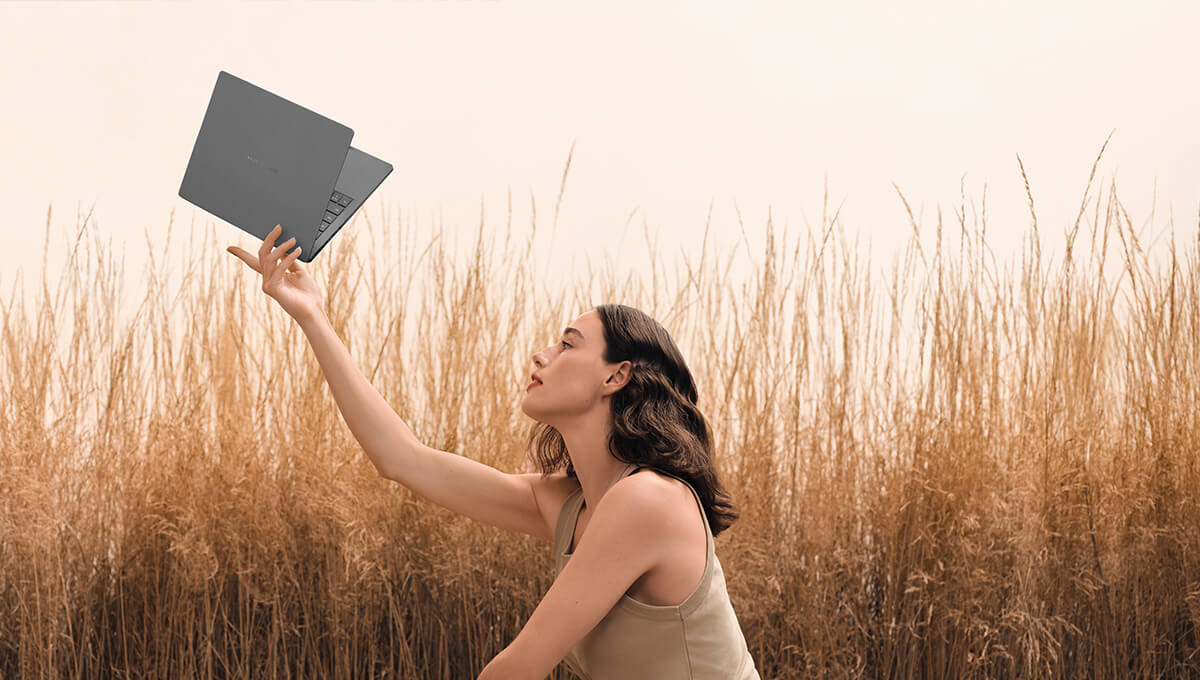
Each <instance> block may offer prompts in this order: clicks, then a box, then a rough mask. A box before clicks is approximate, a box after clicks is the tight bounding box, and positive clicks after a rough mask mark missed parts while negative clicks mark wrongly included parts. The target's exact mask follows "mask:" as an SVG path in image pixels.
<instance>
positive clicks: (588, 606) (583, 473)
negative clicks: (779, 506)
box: [227, 225, 759, 680]
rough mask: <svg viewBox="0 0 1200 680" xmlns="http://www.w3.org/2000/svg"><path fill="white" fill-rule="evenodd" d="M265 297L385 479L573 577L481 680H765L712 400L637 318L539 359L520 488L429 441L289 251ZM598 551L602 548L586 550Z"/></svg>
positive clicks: (272, 257) (261, 261)
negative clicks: (745, 616)
mask: <svg viewBox="0 0 1200 680" xmlns="http://www.w3.org/2000/svg"><path fill="white" fill-rule="evenodd" d="M279 232H280V227H279V226H278V225H277V226H276V227H275V229H274V230H272V232H271V233H270V234H268V235H267V238H266V239H265V240H264V241H263V243H262V246H261V247H260V248H259V249H258V256H257V257H255V256H254V255H252V254H250V253H248V252H246V251H244V250H242V249H241V248H238V247H237V246H230V247H229V248H228V249H227V250H228V251H229V252H230V253H233V254H234V255H236V256H237V257H238V258H240V259H241V260H242V261H244V262H245V263H246V264H248V265H249V266H250V267H251V268H252V269H254V270H255V271H256V272H259V273H260V274H262V282H263V283H262V288H263V292H265V293H266V294H267V295H269V296H270V297H272V298H273V299H274V300H275V301H276V302H278V303H279V305H280V306H281V307H283V309H284V311H286V312H287V313H288V314H289V315H290V316H291V317H292V318H294V319H295V320H296V321H297V322H298V323H299V325H300V327H301V328H302V329H303V330H304V333H305V336H306V337H307V338H308V340H309V343H310V344H311V345H312V348H313V352H314V353H315V354H316V357H317V360H318V361H319V362H320V364H321V370H322V372H323V373H324V375H325V378H326V380H327V381H328V382H329V387H330V391H331V392H332V393H333V397H334V399H335V400H336V401H337V404H338V408H339V409H340V410H341V413H342V417H343V418H344V419H345V420H346V424H347V425H348V426H349V427H350V430H351V432H353V433H354V436H355V438H357V439H358V441H359V443H360V444H362V447H363V451H365V452H366V454H367V456H368V458H370V460H371V462H372V463H373V464H374V465H375V468H376V469H377V470H378V471H379V473H380V474H381V475H383V476H384V477H387V478H388V479H391V480H395V481H397V482H399V483H401V484H403V485H404V486H406V487H408V488H409V489H411V490H412V491H413V492H415V493H417V494H418V495H420V496H422V497H424V498H426V499H428V500H430V501H432V502H434V503H437V504H438V505H441V506H443V507H445V508H449V509H450V510H453V511H455V512H457V513H459V514H462V515H466V516H468V517H471V518H472V519H475V520H477V521H479V522H482V523H485V524H491V525H493V526H497V527H500V528H502V529H507V530H509V531H518V532H522V533H526V534H530V535H532V536H536V537H538V538H541V539H544V540H546V541H552V542H553V543H554V546H555V557H556V567H557V574H556V578H555V581H554V583H553V584H552V585H551V587H550V589H549V590H548V591H547V592H546V595H545V596H544V597H543V598H542V601H541V602H540V603H539V604H538V606H537V608H536V609H535V610H534V612H533V614H532V615H531V616H530V617H529V621H528V622H526V624H525V626H524V628H522V629H521V632H520V634H519V635H517V637H516V639H515V640H513V641H512V643H511V644H510V645H509V646H508V647H506V648H505V649H504V650H503V651H501V652H500V653H499V654H498V655H496V657H495V658H493V659H492V660H491V662H490V663H488V665H487V667H485V668H484V669H483V672H482V673H481V674H480V676H479V678H480V679H481V680H493V679H497V678H499V679H504V680H508V679H512V678H531V679H534V678H536V679H538V680H540V679H542V678H545V677H546V676H547V675H549V674H550V672H551V671H552V670H553V669H554V668H555V667H556V666H557V665H558V663H559V662H560V661H562V660H564V659H566V661H567V664H568V666H569V667H570V668H571V669H572V670H573V671H574V672H575V673H576V674H577V675H579V676H581V677H583V678H588V679H591V680H609V679H612V680H617V679H620V680H637V679H638V678H646V679H648V680H649V679H654V680H675V679H688V680H710V679H711V680H716V679H717V678H720V679H721V680H750V679H753V680H757V679H758V677H759V676H758V673H757V672H756V670H755V668H754V662H753V660H752V659H751V657H750V653H749V651H748V650H747V648H746V642H745V639H744V638H743V636H742V632H741V629H740V627H739V626H738V622H737V617H736V616H735V614H734V612H733V608H732V607H731V606H730V603H729V596H728V593H727V592H726V590H725V578H724V574H723V572H722V570H721V563H720V561H719V560H717V557H716V554H715V553H714V552H713V536H714V535H716V534H718V533H720V532H721V531H722V530H724V529H725V528H726V527H728V526H729V525H730V524H731V523H732V522H733V521H734V520H735V519H737V513H736V512H734V510H733V508H732V506H731V504H730V502H729V498H728V496H727V495H726V494H725V492H724V490H723V489H722V488H721V485H720V483H719V482H718V481H717V478H716V473H715V470H714V468H713V465H712V459H711V454H710V445H709V438H708V426H707V423H706V422H705V420H704V417H703V415H701V413H700V411H699V410H698V409H697V408H696V388H695V386H694V384H693V382H692V376H691V373H690V372H689V371H688V368H687V366H686V364H685V363H684V360H683V357H682V356H681V355H680V353H679V350H678V348H677V347H676V346H675V343H674V341H673V340H672V339H671V337H670V336H669V335H668V334H667V332H666V331H665V330H664V329H663V328H662V326H660V325H659V324H658V323H657V322H655V321H654V320H653V319H651V318H650V317H648V316H646V315H645V314H642V313H641V312H639V311H637V310H634V309H631V308H629V307H625V306H623V305H601V306H599V307H597V308H596V309H594V310H591V311H588V312H587V313H585V314H583V315H581V316H579V317H578V318H577V319H575V321H573V322H572V325H571V326H570V327H568V328H567V329H566V330H565V331H564V332H563V335H562V338H561V341H560V342H559V343H557V344H556V345H554V346H552V347H547V348H545V349H543V350H541V351H540V352H537V353H536V354H534V355H533V363H534V365H535V367H536V370H535V371H534V373H533V374H532V376H531V382H530V384H529V385H528V386H527V387H526V388H525V397H524V400H523V401H522V404H521V410H522V411H523V412H524V413H525V414H526V415H528V416H530V417H531V418H533V419H534V420H536V421H538V425H537V426H536V427H535V430H534V433H533V436H532V437H531V444H532V448H533V455H534V459H535V460H536V461H537V463H538V466H539V467H540V469H541V471H542V472H541V473H528V474H508V473H504V472H501V471H499V470H496V469H495V468H492V467H490V466H488V465H484V464H483V463H479V462H477V461H474V460H471V459H470V458H467V457H465V456H459V455H456V454H453V453H448V452H445V451H438V450H436V449H432V448H430V447H428V446H425V445H424V444H422V443H421V442H419V441H417V439H416V437H415V436H414V435H413V432H412V430H411V429H409V427H408V426H407V425H406V424H405V423H404V422H403V421H402V420H401V419H400V418H399V416H397V414H396V413H395V412H394V411H393V410H392V409H391V407H390V406H388V404H387V402H385V401H384V400H383V398H382V397H381V396H380V395H379V393H378V392H376V391H375V390H374V389H373V388H372V387H371V385H370V383H368V382H367V380H366V378H365V377H364V376H363V374H362V372H361V371H360V370H359V369H358V367H357V366H356V365H355V363H354V361H353V360H352V359H351V357H350V355H349V353H348V352H347V351H346V348H345V346H344V345H343V344H342V342H341V340H340V339H339V338H338V337H337V335H336V333H334V331H333V328H332V327H331V325H330V324H329V322H328V320H327V319H326V318H325V315H324V312H323V305H322V298H321V293H320V291H319V290H318V289H317V287H316V285H315V283H314V282H313V281H312V279H311V278H310V277H309V276H308V275H307V273H306V272H305V270H304V268H303V267H301V265H300V263H299V262H297V261H296V258H297V257H298V256H299V255H300V249H299V248H296V249H295V250H293V251H292V252H290V253H289V252H287V250H288V248H289V247H291V245H292V244H293V242H294V239H289V240H288V241H286V242H284V243H283V244H281V245H279V246H275V241H276V240H277V239H278V238H279ZM585 538H586V540H585Z"/></svg>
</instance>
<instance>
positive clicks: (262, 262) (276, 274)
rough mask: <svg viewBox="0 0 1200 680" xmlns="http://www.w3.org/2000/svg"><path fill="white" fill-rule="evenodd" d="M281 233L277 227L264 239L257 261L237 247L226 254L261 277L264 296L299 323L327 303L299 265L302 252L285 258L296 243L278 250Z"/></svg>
mask: <svg viewBox="0 0 1200 680" xmlns="http://www.w3.org/2000/svg"><path fill="white" fill-rule="evenodd" d="M280 231H282V228H281V227H280V226H279V225H278V224H277V225H275V228H274V229H272V230H271V233H269V234H267V238H265V239H263V242H262V246H261V247H259V249H258V257H255V256H253V255H251V254H250V253H248V252H246V251H245V250H242V249H241V248H239V247H237V246H229V247H228V248H226V249H225V250H227V251H229V252H230V253H233V254H234V255H236V256H238V257H239V258H241V260H242V261H243V262H245V263H246V264H248V265H250V268H251V269H253V270H254V271H256V272H258V273H259V274H262V289H263V292H264V293H266V294H267V295H270V296H271V297H272V298H274V299H275V301H276V302H278V303H279V306H280V307H283V311H285V312H287V313H288V315H290V316H291V317H292V318H293V319H296V320H297V321H300V320H301V319H303V318H305V317H306V316H307V315H311V314H313V313H315V312H319V311H320V310H321V309H323V307H324V302H323V300H322V298H321V291H320V289H318V288H317V284H316V283H315V282H314V281H313V280H312V279H311V278H309V276H308V274H307V273H306V272H305V271H304V268H303V267H301V266H300V263H299V262H297V261H296V258H297V257H299V256H300V248H296V249H295V250H293V251H292V252H290V253H287V254H286V255H285V254H284V253H285V252H286V251H287V249H288V248H289V247H291V246H292V244H294V243H295V242H296V239H295V238H290V239H288V240H287V241H284V242H283V243H281V244H279V245H278V246H276V245H275V240H276V239H278V238H279V232H280ZM281 258H282V259H281Z"/></svg>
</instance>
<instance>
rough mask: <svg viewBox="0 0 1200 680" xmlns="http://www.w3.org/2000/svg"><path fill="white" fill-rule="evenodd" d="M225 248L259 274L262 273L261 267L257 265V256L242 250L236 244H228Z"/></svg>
mask: <svg viewBox="0 0 1200 680" xmlns="http://www.w3.org/2000/svg"><path fill="white" fill-rule="evenodd" d="M225 250H227V251H229V252H230V253H233V254H234V255H235V256H237V258H238V259H239V260H241V261H242V262H245V263H246V264H248V265H250V268H251V269H253V270H254V271H256V272H258V273H260V274H261V273H262V267H260V266H259V264H258V258H257V257H254V256H253V255H251V254H250V253H248V252H246V251H244V250H242V249H241V248H239V247H237V246H229V247H228V248H226V249H225Z"/></svg>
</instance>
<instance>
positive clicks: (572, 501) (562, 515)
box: [554, 487, 583, 555]
mask: <svg viewBox="0 0 1200 680" xmlns="http://www.w3.org/2000/svg"><path fill="white" fill-rule="evenodd" d="M582 507H583V487H579V488H577V489H575V490H574V491H572V492H571V493H570V495H568V496H567V500H565V501H563V505H562V510H560V511H559V513H558V525H557V526H556V527H555V528H554V554H555V555H562V554H563V553H565V552H567V544H568V542H569V541H570V540H571V530H572V529H573V528H574V527H575V520H576V519H577V518H578V517H579V510H580V509H581V508H582Z"/></svg>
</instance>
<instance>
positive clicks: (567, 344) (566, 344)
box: [558, 340, 571, 349]
mask: <svg viewBox="0 0 1200 680" xmlns="http://www.w3.org/2000/svg"><path fill="white" fill-rule="evenodd" d="M558 344H560V345H562V348H563V349H566V348H568V347H570V346H571V343H569V342H567V341H566V340H561V341H559V343H558Z"/></svg>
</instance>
